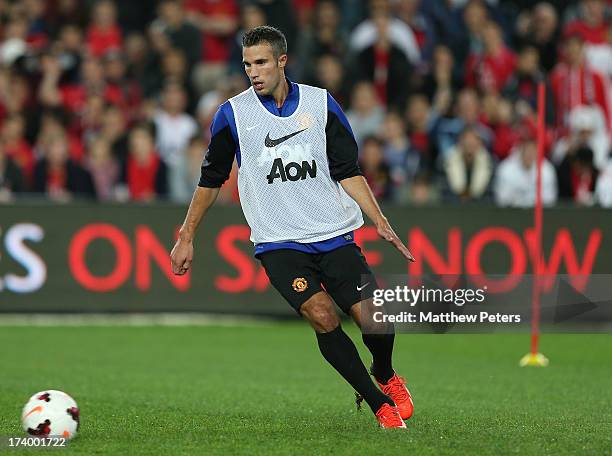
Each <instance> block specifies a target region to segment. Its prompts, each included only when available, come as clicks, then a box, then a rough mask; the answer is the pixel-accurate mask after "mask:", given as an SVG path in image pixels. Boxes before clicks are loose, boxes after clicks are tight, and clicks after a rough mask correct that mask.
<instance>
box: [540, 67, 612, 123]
mask: <svg viewBox="0 0 612 456" xmlns="http://www.w3.org/2000/svg"><path fill="white" fill-rule="evenodd" d="M550 85H551V88H552V93H553V96H554V98H555V112H556V114H557V127H558V128H559V129H560V131H561V133H562V134H563V132H564V129H566V128H567V127H568V124H567V123H568V117H569V113H570V112H571V111H572V109H574V108H575V107H576V106H580V105H593V104H595V105H597V106H599V107H600V108H601V110H602V113H603V115H604V117H605V119H606V122H607V124H608V125H609V126H611V127H612V122H611V116H610V114H611V113H610V86H609V82H608V81H607V80H606V78H605V76H603V75H602V74H601V73H598V72H597V71H595V70H592V69H589V68H587V66H586V65H582V66H581V67H579V68H572V67H570V66H569V65H568V64H566V63H559V64H558V65H557V66H556V67H555V69H554V70H553V71H552V73H551V75H550Z"/></svg>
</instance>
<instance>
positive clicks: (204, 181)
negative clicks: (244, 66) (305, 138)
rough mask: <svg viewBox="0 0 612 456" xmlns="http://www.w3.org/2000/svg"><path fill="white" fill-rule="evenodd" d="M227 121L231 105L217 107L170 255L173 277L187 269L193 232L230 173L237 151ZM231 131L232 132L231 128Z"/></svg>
mask: <svg viewBox="0 0 612 456" xmlns="http://www.w3.org/2000/svg"><path fill="white" fill-rule="evenodd" d="M230 122H233V113H232V112H231V105H230V104H229V102H226V103H224V104H223V105H221V106H220V107H219V110H218V111H217V113H216V114H215V117H214V118H213V122H212V125H211V127H210V130H211V139H210V144H209V146H208V150H207V151H206V156H205V157H204V161H203V162H202V172H201V175H200V182H199V183H198V187H197V188H196V190H195V192H194V193H193V198H192V199H191V203H190V204H189V209H188V211H187V216H186V217H185V221H184V222H183V225H182V226H181V229H180V230H179V236H178V239H177V240H176V244H175V245H174V248H173V249H172V252H171V253H170V260H171V263H172V272H173V273H174V274H177V275H183V274H185V273H186V272H187V271H188V270H189V268H190V267H191V262H192V261H193V239H194V237H195V232H196V230H197V228H198V225H199V224H200V222H201V221H202V219H203V218H204V215H206V212H208V209H210V207H211V206H212V205H213V204H214V202H215V200H216V199H217V196H218V195H219V189H220V188H221V186H222V185H223V183H224V182H225V181H226V180H227V178H228V177H229V175H230V172H231V170H232V164H233V162H234V157H235V156H236V152H237V141H236V139H235V136H234V134H233V133H232V127H231V126H230V125H231V124H230ZM233 130H234V131H235V128H234V129H233Z"/></svg>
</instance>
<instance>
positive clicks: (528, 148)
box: [521, 141, 538, 169]
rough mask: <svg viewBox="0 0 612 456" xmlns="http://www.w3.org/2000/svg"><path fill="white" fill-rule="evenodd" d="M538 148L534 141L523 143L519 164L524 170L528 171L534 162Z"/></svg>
mask: <svg viewBox="0 0 612 456" xmlns="http://www.w3.org/2000/svg"><path fill="white" fill-rule="evenodd" d="M537 155H538V146H537V144H536V143H535V141H525V142H524V143H523V146H522V147H521V163H522V164H523V167H524V168H525V169H530V168H531V167H532V166H533V164H534V163H535V161H536V157H537Z"/></svg>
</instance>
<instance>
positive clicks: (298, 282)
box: [291, 277, 308, 293]
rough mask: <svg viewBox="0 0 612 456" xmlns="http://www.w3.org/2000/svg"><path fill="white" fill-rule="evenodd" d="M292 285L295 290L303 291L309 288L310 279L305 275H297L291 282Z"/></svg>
mask: <svg viewBox="0 0 612 456" xmlns="http://www.w3.org/2000/svg"><path fill="white" fill-rule="evenodd" d="M291 286H292V287H293V289H294V290H295V291H297V292H298V293H301V292H302V291H305V290H306V288H308V281H307V280H306V279H305V278H304V277H296V278H295V279H293V284H291Z"/></svg>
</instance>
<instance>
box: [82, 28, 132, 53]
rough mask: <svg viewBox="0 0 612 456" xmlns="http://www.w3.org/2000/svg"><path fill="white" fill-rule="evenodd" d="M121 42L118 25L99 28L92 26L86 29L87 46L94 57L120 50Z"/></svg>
mask: <svg viewBox="0 0 612 456" xmlns="http://www.w3.org/2000/svg"><path fill="white" fill-rule="evenodd" d="M122 41H123V40H122V38H121V29H120V28H119V26H118V25H113V26H111V27H108V28H101V27H98V26H97V25H93V24H92V25H90V26H89V28H88V29H87V46H88V47H89V50H90V51H91V53H92V54H93V55H95V56H96V57H100V56H102V55H104V54H106V53H107V52H108V51H112V50H119V49H121V44H122Z"/></svg>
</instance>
